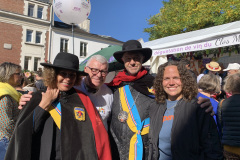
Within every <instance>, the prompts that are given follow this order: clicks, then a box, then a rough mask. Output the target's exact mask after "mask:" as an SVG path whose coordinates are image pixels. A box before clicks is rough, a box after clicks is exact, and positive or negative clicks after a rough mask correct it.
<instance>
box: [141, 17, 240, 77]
mask: <svg viewBox="0 0 240 160" xmlns="http://www.w3.org/2000/svg"><path fill="white" fill-rule="evenodd" d="M239 44H240V21H236V22H232V23H227V24H223V25H219V26H214V27H210V28H206V29H201V30H197V31H192V32H187V33H182V34H178V35H173V36H169V37H164V38H160V39H156V40H153V41H149V42H145V43H143V44H142V45H143V47H149V48H151V49H152V50H153V54H152V58H151V59H150V64H151V72H152V73H156V72H157V68H158V66H159V65H160V64H161V63H163V62H164V61H166V60H167V57H169V55H171V56H173V57H177V58H180V57H187V58H189V59H190V60H192V65H194V67H195V68H196V70H197V71H198V72H199V70H200V69H201V67H202V64H203V63H202V62H201V61H209V60H204V59H210V60H212V59H214V60H216V61H218V62H221V63H224V64H223V65H225V64H227V63H230V62H231V63H232V62H237V63H240V54H239V49H238V47H239ZM239 48H240V47H239ZM231 57H234V58H231Z"/></svg>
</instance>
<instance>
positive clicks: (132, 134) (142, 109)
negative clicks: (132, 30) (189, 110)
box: [108, 40, 212, 160]
mask: <svg viewBox="0 0 240 160" xmlns="http://www.w3.org/2000/svg"><path fill="white" fill-rule="evenodd" d="M113 55H114V57H115V59H116V60H117V61H118V62H120V63H122V64H124V67H125V69H124V70H123V71H122V72H119V73H118V74H117V75H116V77H115V78H114V79H113V81H112V82H111V83H109V84H108V86H110V87H111V88H112V89H113V91H114V96H113V99H114V101H113V105H112V118H111V125H110V131H111V140H112V141H111V149H112V155H113V159H114V160H117V159H121V160H127V159H129V160H132V159H136V160H142V159H148V153H149V139H148V133H149V123H150V119H149V109H150V107H151V106H152V105H156V102H155V100H154V94H153V93H152V86H153V82H154V77H153V76H151V75H150V74H149V73H148V71H147V70H146V69H145V68H144V67H143V66H142V64H143V63H145V62H146V61H148V60H149V59H150V58H151V56H152V50H151V49H150V48H142V45H141V43H140V42H138V41H137V40H129V41H127V42H125V43H124V44H123V46H122V51H117V52H115V53H114V54H113ZM203 101H205V103H204V105H201V107H205V106H208V109H207V110H206V111H207V112H210V111H212V107H209V106H210V104H211V103H210V101H209V100H207V99H205V100H202V101H201V102H203ZM206 101H207V102H206Z"/></svg>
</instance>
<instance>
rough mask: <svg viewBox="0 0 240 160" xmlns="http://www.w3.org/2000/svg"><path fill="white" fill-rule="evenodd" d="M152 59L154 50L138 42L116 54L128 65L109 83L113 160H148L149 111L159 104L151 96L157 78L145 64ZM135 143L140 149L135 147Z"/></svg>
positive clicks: (130, 44)
mask: <svg viewBox="0 0 240 160" xmlns="http://www.w3.org/2000/svg"><path fill="white" fill-rule="evenodd" d="M151 56H152V50H151V49H150V48H142V45H141V43H140V42H138V41H137V40H129V41H127V42H125V43H124V44H123V46H122V51H118V52H115V53H114V57H115V59H116V60H117V61H118V62H120V63H122V64H124V66H125V69H124V71H122V72H119V73H118V74H117V75H116V77H115V78H114V79H113V81H112V82H111V83H109V84H108V85H109V86H111V87H112V88H113V90H114V97H113V99H114V101H113V105H112V106H113V107H112V119H111V125H110V130H111V134H112V137H113V139H114V141H113V143H112V146H111V148H112V152H113V153H112V155H113V156H114V157H113V159H119V158H120V159H134V158H136V157H137V159H146V158H147V156H148V131H149V113H148V112H147V111H148V110H149V108H150V106H151V104H152V103H154V102H155V100H154V95H153V94H152V93H151V87H152V85H153V80H154V77H153V76H151V75H149V74H148V71H147V70H146V69H145V68H144V67H143V66H142V64H143V63H145V62H146V61H148V60H149V59H150V58H151ZM126 102H127V104H126ZM130 116H131V118H130ZM141 135H142V136H141ZM135 144H137V145H136V146H137V147H135V148H134V146H135ZM115 145H116V146H117V149H116V150H114V149H115V148H114V146H115ZM136 150H137V152H135V151H136ZM118 153H119V155H118ZM118 156H119V157H118Z"/></svg>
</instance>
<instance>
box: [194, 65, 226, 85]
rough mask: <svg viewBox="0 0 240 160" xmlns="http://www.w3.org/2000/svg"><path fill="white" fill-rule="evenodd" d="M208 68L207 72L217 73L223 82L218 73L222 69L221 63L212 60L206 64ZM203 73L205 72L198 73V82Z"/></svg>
mask: <svg viewBox="0 0 240 160" xmlns="http://www.w3.org/2000/svg"><path fill="white" fill-rule="evenodd" d="M206 68H207V70H208V73H207V74H215V75H217V76H218V78H219V80H220V84H222V78H221V77H220V76H219V75H218V71H220V70H221V69H222V68H221V67H220V65H219V63H217V62H214V61H211V62H210V63H207V64H206ZM203 75H204V73H202V74H199V75H198V77H197V83H198V82H199V80H200V79H201V78H202V76H203Z"/></svg>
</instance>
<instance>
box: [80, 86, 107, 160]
mask: <svg viewBox="0 0 240 160" xmlns="http://www.w3.org/2000/svg"><path fill="white" fill-rule="evenodd" d="M76 91H77V93H78V95H79V97H80V99H81V101H82V102H83V105H84V106H85V108H86V111H87V113H88V115H89V117H90V120H91V122H92V127H93V131H94V135H95V143H96V149H97V154H98V159H99V160H112V155H111V148H110V142H109V137H108V133H107V130H106V129H105V127H104V125H103V122H102V120H101V118H100V115H99V113H98V111H97V109H96V107H95V106H94V105H93V104H92V102H91V100H90V98H89V97H88V96H86V95H85V94H83V93H82V92H80V91H78V90H76Z"/></svg>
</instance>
